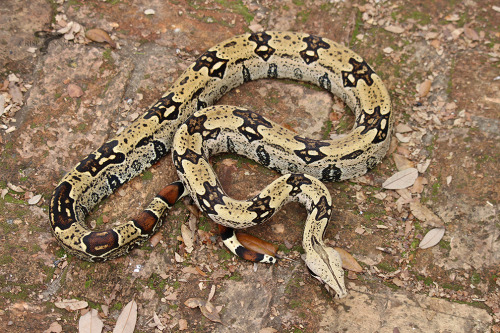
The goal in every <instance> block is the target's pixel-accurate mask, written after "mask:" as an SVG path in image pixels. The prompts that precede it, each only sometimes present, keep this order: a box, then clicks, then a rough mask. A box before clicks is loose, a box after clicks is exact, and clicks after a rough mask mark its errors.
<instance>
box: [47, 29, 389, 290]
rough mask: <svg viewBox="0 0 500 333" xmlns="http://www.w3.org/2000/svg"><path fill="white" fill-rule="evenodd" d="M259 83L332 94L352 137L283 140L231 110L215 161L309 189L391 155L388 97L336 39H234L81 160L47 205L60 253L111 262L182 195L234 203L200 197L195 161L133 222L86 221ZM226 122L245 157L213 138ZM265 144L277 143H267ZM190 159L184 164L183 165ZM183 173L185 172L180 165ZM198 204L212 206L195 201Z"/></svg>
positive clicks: (273, 35) (274, 129)
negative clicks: (243, 163)
mask: <svg viewBox="0 0 500 333" xmlns="http://www.w3.org/2000/svg"><path fill="white" fill-rule="evenodd" d="M261 78H278V79H293V80H298V81H304V82H310V83H312V84H315V85H317V86H319V87H321V88H324V89H326V90H328V91H330V92H332V93H333V94H335V95H337V96H339V97H340V98H342V100H344V101H345V102H346V104H347V105H348V106H349V107H350V108H351V110H353V112H354V114H355V122H354V127H353V129H352V130H351V131H350V132H349V133H348V134H346V135H345V136H343V137H340V138H338V139H336V140H328V141H318V140H312V139H308V138H304V137H300V136H297V135H295V134H293V133H292V132H290V131H286V130H284V129H283V128H282V127H280V126H278V125H276V124H273V123H271V122H269V121H267V120H266V119H265V118H262V117H260V116H258V115H256V114H254V113H251V114H247V115H246V117H239V116H238V114H237V113H238V112H240V113H245V112H247V111H246V110H242V109H237V108H235V109H231V111H230V112H229V113H230V117H229V118H223V119H219V120H218V121H217V120H213V119H212V120H211V121H212V123H211V124H210V126H211V129H212V130H213V132H212V136H211V137H210V138H209V139H212V140H213V142H215V145H214V146H213V148H211V149H212V150H213V152H217V151H218V149H219V148H217V147H222V146H224V147H225V148H226V150H229V151H237V152H238V153H242V150H243V152H244V151H245V150H246V151H247V152H248V154H249V155H251V157H252V158H254V159H256V161H258V162H260V163H261V164H263V165H265V166H267V167H269V168H272V169H275V170H279V171H280V172H290V173H301V174H302V173H303V174H306V175H302V176H293V177H296V178H297V177H299V178H300V177H305V178H307V179H308V180H309V179H310V178H312V177H311V176H314V177H316V178H319V179H320V180H325V181H339V180H343V179H348V178H352V177H356V176H359V175H362V174H364V173H365V172H367V170H369V169H370V168H372V167H373V166H375V165H376V164H377V163H378V162H380V160H381V159H382V158H383V156H384V155H385V153H386V151H387V149H388V146H389V136H390V132H391V128H392V112H391V103H390V98H389V94H388V92H387V90H386V89H385V87H384V85H383V83H382V81H381V79H380V78H379V77H378V76H377V75H376V74H375V73H374V71H373V70H372V69H371V68H370V66H369V65H368V64H367V63H366V62H365V61H364V60H363V59H362V58H361V57H360V56H358V55H357V54H355V53H354V52H352V51H351V50H349V49H347V48H345V47H344V46H341V45H339V44H337V43H335V42H333V41H331V40H328V39H325V38H321V37H316V36H313V35H309V34H303V33H295V32H260V33H253V34H245V35H240V36H236V37H233V38H231V39H229V40H226V41H224V42H222V43H220V44H218V45H216V46H214V47H212V48H211V49H209V50H208V51H206V52H205V53H204V54H202V55H201V56H200V57H199V58H198V60H196V62H195V63H193V64H192V65H191V66H190V67H189V68H188V69H187V70H186V71H185V72H184V73H183V74H182V75H181V76H180V77H179V79H178V80H177V81H176V82H175V83H174V84H173V85H172V86H171V87H170V89H169V90H168V91H167V92H166V93H165V94H164V95H163V96H162V97H161V99H160V100H158V101H157V102H156V103H154V104H153V105H152V106H151V107H150V109H149V110H148V111H147V112H146V113H145V114H144V115H143V116H141V117H140V118H139V119H137V120H136V121H135V122H134V123H132V124H131V125H130V126H129V127H128V128H127V129H126V130H124V131H123V132H122V133H120V134H119V135H117V136H116V137H115V138H113V139H111V140H109V141H108V142H106V143H104V144H103V145H102V146H101V147H100V148H99V149H97V150H96V151H95V152H93V153H91V154H89V155H88V156H87V157H86V158H85V159H83V160H82V161H80V162H79V163H78V164H77V165H76V167H75V168H74V169H73V170H72V171H70V172H69V173H68V174H67V175H66V176H65V177H64V178H63V179H62V180H61V182H60V184H59V185H58V186H57V188H56V190H55V192H54V195H53V198H52V200H51V205H50V223H51V227H52V230H53V233H54V235H55V237H56V238H57V239H58V241H59V242H60V243H61V244H62V246H63V247H64V248H65V249H66V250H67V251H68V252H70V253H72V254H74V255H76V256H78V257H79V258H82V259H85V260H89V261H102V260H107V259H110V258H114V257H116V256H119V255H122V254H124V253H127V252H128V251H129V250H130V249H131V248H132V247H134V246H137V245H139V244H142V243H143V242H144V241H146V240H147V239H148V238H149V237H150V236H151V235H152V234H153V233H154V232H155V231H156V230H157V228H158V227H159V225H160V224H161V222H160V221H161V220H160V216H161V214H163V212H164V211H165V210H166V209H168V208H169V207H171V205H173V204H174V203H175V201H176V200H177V199H178V198H179V197H180V196H182V195H184V194H186V192H189V194H191V196H192V197H193V199H194V200H195V201H196V202H198V204H199V205H200V207H201V208H207V207H208V208H214V207H215V206H216V205H217V202H216V201H211V200H223V201H226V200H229V199H230V198H228V197H227V196H226V195H225V194H220V195H217V194H213V193H212V192H209V190H210V189H205V188H203V189H199V188H195V186H193V185H192V183H190V180H191V179H192V177H195V176H196V173H197V172H201V169H200V167H201V164H202V162H200V161H201V160H200V159H197V158H196V156H194V155H193V156H191V162H190V164H189V168H190V170H191V175H187V176H186V175H184V176H183V174H181V178H182V180H183V183H180V182H179V183H176V184H175V185H173V187H171V188H169V189H168V190H165V191H163V192H161V193H160V194H159V195H157V196H156V197H155V199H154V200H153V202H152V203H151V204H150V205H149V206H148V207H147V208H146V209H145V210H144V212H143V213H142V214H141V215H140V216H138V217H137V218H135V219H133V220H131V221H129V222H126V223H124V224H122V225H120V226H117V227H115V228H112V229H109V230H106V231H102V232H95V231H90V230H88V228H87V227H86V226H85V222H84V220H85V216H86V215H87V214H88V212H89V211H91V210H92V209H93V207H94V206H95V205H96V204H97V203H99V202H100V201H101V200H102V199H103V198H104V197H106V196H108V195H110V194H111V193H112V192H113V191H115V190H116V189H117V188H118V187H120V186H121V185H123V184H124V183H126V182H127V181H129V180H130V179H131V178H133V177H135V176H137V175H138V174H140V173H141V172H143V171H144V170H145V169H147V168H148V167H150V166H151V165H152V164H154V163H155V162H157V161H158V160H160V159H161V158H162V157H163V156H165V155H166V154H167V152H168V151H169V150H170V149H171V148H172V141H173V138H174V134H175V132H176V131H177V129H178V128H179V127H181V125H182V124H183V123H184V122H185V121H186V120H187V119H188V118H189V117H190V116H191V115H193V114H194V113H195V112H196V111H198V110H202V109H205V108H207V107H208V106H210V105H213V104H214V103H215V102H216V101H217V100H218V99H219V98H220V97H221V96H222V95H223V94H225V93H226V92H228V91H229V90H231V89H233V88H234V87H237V86H239V85H241V84H243V83H245V82H248V81H252V80H257V79H261ZM202 114H203V112H202ZM199 116H200V115H198V116H194V118H190V119H196V117H198V118H199ZM215 119H217V117H215ZM190 121H191V120H190ZM218 122H219V123H218ZM224 122H236V123H238V125H237V126H235V128H236V129H235V131H238V132H240V134H241V135H242V136H243V137H244V138H246V140H247V142H250V143H251V144H247V145H243V148H241V147H240V148H235V147H236V146H238V144H235V146H231V142H230V141H231V140H228V139H227V136H226V137H224V135H222V134H220V133H221V132H217V130H216V128H217V126H218V125H219V124H222V123H224ZM194 126H196V124H194ZM264 137H266V138H268V140H270V141H271V142H270V143H264V141H263V140H264V139H263V138H264ZM196 144H197V145H199V146H197V147H192V148H195V149H201V148H200V147H201V145H202V143H201V142H199V143H196ZM240 146H241V145H240ZM176 154H177V156H179V155H186V154H185V150H184V151H183V152H182V153H180V151H179V150H178V149H174V163H176V164H177V167H178V168H179V163H178V161H177V162H176ZM184 157H186V156H184ZM189 158H190V156H187V160H189ZM180 166H181V168H182V163H181V165H180ZM289 176H290V175H289ZM305 178H301V179H305ZM186 179H188V180H186ZM297 179H298V178H297ZM285 183H286V180H285ZM185 185H187V186H185ZM186 190H187V191H186ZM275 191H276V190H275ZM270 195H273V194H272V193H271V194H270ZM311 196H312V199H313V200H312V201H311V202H316V201H317V200H314V199H318V198H319V196H320V194H317V195H316V197H314V196H315V195H314V194H311ZM201 197H203V200H205V201H206V202H203V200H201V201H199V200H200V198H201ZM203 206H205V207H203ZM265 206H266V205H263V207H265ZM268 206H269V205H268ZM306 206H307V205H306ZM219 210H220V209H219ZM212 211H217V210H216V209H212ZM261 214H265V215H267V214H269V213H265V212H262V213H261ZM209 215H210V216H211V217H213V218H214V219H215V220H216V221H218V222H220V221H222V220H225V218H223V217H220V218H219V215H218V214H217V212H216V213H209ZM219 220H220V221H219ZM250 224H252V223H250V222H248V221H246V220H242V219H240V220H239V221H236V222H234V220H233V222H228V223H227V225H228V226H230V227H235V228H242V227H246V226H248V225H250ZM325 226H326V224H325ZM319 229H321V230H324V227H321V228H319ZM313 234H314V237H313V238H314V239H313V240H311V241H310V243H311V244H310V246H311V247H314V249H315V251H316V252H317V253H321V254H320V256H321V257H322V260H323V261H325V258H327V257H328V256H330V253H329V252H328V251H329V250H328V251H327V252H328V253H327V252H325V250H324V249H323V247H322V245H321V244H320V243H321V239H322V234H320V235H319V236H318V235H317V234H316V233H313ZM318 242H319V243H318ZM326 261H327V260H326ZM306 262H307V261H306ZM308 266H309V268H311V265H309V264H308ZM338 269H340V270H341V268H338ZM339 274H340V273H339ZM342 283H343V282H342ZM336 289H339V288H336ZM337 292H338V291H337Z"/></svg>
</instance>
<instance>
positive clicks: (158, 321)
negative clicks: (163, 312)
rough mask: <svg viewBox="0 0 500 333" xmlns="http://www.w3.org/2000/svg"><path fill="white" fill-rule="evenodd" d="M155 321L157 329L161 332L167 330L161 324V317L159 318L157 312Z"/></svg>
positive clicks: (154, 317)
mask: <svg viewBox="0 0 500 333" xmlns="http://www.w3.org/2000/svg"><path fill="white" fill-rule="evenodd" d="M153 321H154V323H155V326H156V328H158V329H159V330H160V331H163V330H164V329H165V328H166V327H165V326H164V325H163V323H162V322H161V320H160V317H158V315H157V314H156V312H155V313H154V315H153Z"/></svg>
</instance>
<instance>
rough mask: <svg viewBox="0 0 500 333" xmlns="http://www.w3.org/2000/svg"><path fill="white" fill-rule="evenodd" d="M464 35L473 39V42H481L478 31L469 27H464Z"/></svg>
mask: <svg viewBox="0 0 500 333" xmlns="http://www.w3.org/2000/svg"><path fill="white" fill-rule="evenodd" d="M464 34H465V36H466V37H467V38H469V39H472V40H473V41H477V40H479V35H478V33H477V32H476V30H474V29H472V28H469V27H468V26H465V27H464Z"/></svg>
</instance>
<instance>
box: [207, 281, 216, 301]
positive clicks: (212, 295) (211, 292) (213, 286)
mask: <svg viewBox="0 0 500 333" xmlns="http://www.w3.org/2000/svg"><path fill="white" fill-rule="evenodd" d="M214 295H215V284H213V285H212V288H210V294H208V298H207V302H210V301H211V300H212V298H213V297H214Z"/></svg>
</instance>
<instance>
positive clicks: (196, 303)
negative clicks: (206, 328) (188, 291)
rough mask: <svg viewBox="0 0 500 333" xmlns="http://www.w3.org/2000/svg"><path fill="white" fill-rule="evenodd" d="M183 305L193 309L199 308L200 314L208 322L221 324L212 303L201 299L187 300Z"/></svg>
mask: <svg viewBox="0 0 500 333" xmlns="http://www.w3.org/2000/svg"><path fill="white" fill-rule="evenodd" d="M184 305H186V306H187V307H189V308H191V309H194V308H196V307H198V308H200V310H201V313H202V314H203V315H204V316H205V317H206V318H208V319H209V320H211V321H213V322H217V323H221V322H222V321H221V320H220V316H219V312H218V311H217V309H216V308H215V307H214V306H213V305H212V303H210V302H207V301H205V300H203V299H201V298H189V299H187V300H186V301H185V302H184Z"/></svg>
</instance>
